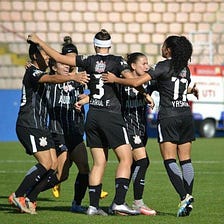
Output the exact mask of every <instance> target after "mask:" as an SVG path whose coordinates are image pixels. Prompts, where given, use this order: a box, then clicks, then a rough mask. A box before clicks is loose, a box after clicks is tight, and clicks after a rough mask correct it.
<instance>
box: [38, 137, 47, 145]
mask: <svg viewBox="0 0 224 224" xmlns="http://www.w3.org/2000/svg"><path fill="white" fill-rule="evenodd" d="M39 140H40V146H42V147H44V146H46V145H47V138H46V137H41V138H39Z"/></svg>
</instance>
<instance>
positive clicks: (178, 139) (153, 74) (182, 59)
mask: <svg viewBox="0 0 224 224" xmlns="http://www.w3.org/2000/svg"><path fill="white" fill-rule="evenodd" d="M192 51H193V49H192V44H191V43H190V41H189V40H188V39H187V38H186V37H184V36H169V37H168V38H167V39H166V40H165V41H164V43H163V46H162V56H163V57H164V58H165V59H166V60H164V61H160V62H158V63H157V64H156V65H155V67H154V68H150V69H149V71H148V72H147V73H145V74H144V75H142V76H139V77H137V78H132V79H126V78H125V79H124V78H123V79H122V78H118V77H115V76H114V75H113V74H111V73H110V74H105V75H104V76H103V80H104V82H106V83H107V82H116V83H120V84H123V85H130V86H133V87H137V86H139V85H141V84H143V83H146V82H148V81H149V80H151V79H155V80H157V83H158V91H159V93H160V106H159V112H158V125H157V130H158V142H159V145H160V151H161V155H162V157H163V160H164V166H165V168H166V171H167V174H168V176H169V179H170V181H171V183H172V185H173V187H174V188H175V190H176V192H177V193H178V194H179V196H180V204H179V208H178V211H177V217H180V216H187V215H189V214H190V211H191V210H192V208H193V207H192V205H191V203H192V202H193V201H194V198H193V196H192V195H191V194H192V190H193V182H194V170H193V166H192V163H191V145H192V141H194V140H195V136H194V133H195V132H194V122H193V116H192V113H191V109H190V106H189V103H188V100H187V93H195V91H197V90H196V89H195V86H194V87H193V88H189V84H190V82H191V74H190V70H189V68H188V61H189V60H190V59H191V55H192ZM196 95H197V94H196ZM176 156H177V157H178V159H179V163H180V167H179V166H178V165H177V163H176Z"/></svg>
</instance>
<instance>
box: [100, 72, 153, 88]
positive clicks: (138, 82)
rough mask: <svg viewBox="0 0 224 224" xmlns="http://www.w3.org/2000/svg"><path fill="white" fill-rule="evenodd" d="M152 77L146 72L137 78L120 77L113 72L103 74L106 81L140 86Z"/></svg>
mask: <svg viewBox="0 0 224 224" xmlns="http://www.w3.org/2000/svg"><path fill="white" fill-rule="evenodd" d="M151 79H152V78H151V76H150V75H149V74H148V73H145V74H144V75H142V76H139V77H136V78H119V77H117V76H115V75H114V74H113V73H111V72H108V73H104V74H103V75H102V80H103V81H104V82H105V83H118V84H121V85H126V86H133V87H138V86H140V85H142V84H144V83H146V82H148V81H149V80H151Z"/></svg>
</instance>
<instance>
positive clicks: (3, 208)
mask: <svg viewBox="0 0 224 224" xmlns="http://www.w3.org/2000/svg"><path fill="white" fill-rule="evenodd" d="M1 199H3V200H1ZM0 200H1V202H2V201H4V202H5V203H0V210H1V211H5V212H8V213H12V214H19V213H20V212H19V210H18V209H17V208H16V207H15V206H12V205H10V204H9V203H8V196H0ZM38 201H44V202H52V205H51V206H38V207H37V212H38V211H60V212H71V206H60V205H57V206H55V205H54V203H57V204H58V203H60V202H59V201H55V200H54V199H49V198H43V197H40V198H38ZM100 208H101V209H102V210H103V211H105V212H106V213H108V208H109V207H108V206H104V207H100ZM84 209H85V210H87V209H88V207H86V206H84ZM156 212H157V215H158V216H173V217H176V214H174V213H168V212H162V211H156ZM21 214H22V213H21ZM80 214H82V213H80ZM83 214H84V215H85V213H83Z"/></svg>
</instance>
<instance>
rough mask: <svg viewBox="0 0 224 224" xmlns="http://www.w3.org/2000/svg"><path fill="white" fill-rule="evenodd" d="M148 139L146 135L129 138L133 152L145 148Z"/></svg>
mask: <svg viewBox="0 0 224 224" xmlns="http://www.w3.org/2000/svg"><path fill="white" fill-rule="evenodd" d="M147 139H148V137H147V136H146V135H145V136H139V135H132V136H129V141H130V144H131V147H132V150H133V149H137V148H142V147H145V146H146V143H147Z"/></svg>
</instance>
